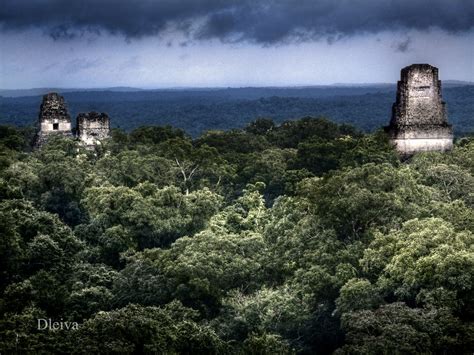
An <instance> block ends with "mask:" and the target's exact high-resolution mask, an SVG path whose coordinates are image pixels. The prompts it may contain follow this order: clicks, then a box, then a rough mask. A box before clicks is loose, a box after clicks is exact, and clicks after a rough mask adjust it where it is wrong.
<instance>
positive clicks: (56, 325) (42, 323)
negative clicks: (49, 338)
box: [38, 318, 79, 330]
mask: <svg viewBox="0 0 474 355" xmlns="http://www.w3.org/2000/svg"><path fill="white" fill-rule="evenodd" d="M78 329H79V324H78V323H77V322H67V321H63V319H62V318H61V320H60V321H53V320H52V319H51V318H47V319H45V318H38V330H78Z"/></svg>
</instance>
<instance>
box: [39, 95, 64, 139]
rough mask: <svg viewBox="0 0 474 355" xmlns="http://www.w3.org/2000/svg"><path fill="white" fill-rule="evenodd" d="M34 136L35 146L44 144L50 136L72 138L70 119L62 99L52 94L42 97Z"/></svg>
mask: <svg viewBox="0 0 474 355" xmlns="http://www.w3.org/2000/svg"><path fill="white" fill-rule="evenodd" d="M38 125H39V130H38V133H37V135H36V143H35V144H36V146H38V147H39V146H41V145H42V144H44V143H45V142H46V141H47V139H48V138H49V137H50V136H51V135H63V136H66V137H72V136H73V135H72V131H71V117H70V116H69V113H68V112H67V107H66V104H65V102H64V98H63V97H62V96H60V95H59V94H57V93H55V92H52V93H49V94H46V95H44V96H43V102H42V103H41V107H40V113H39V119H38Z"/></svg>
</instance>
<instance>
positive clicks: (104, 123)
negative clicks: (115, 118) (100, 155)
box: [76, 112, 110, 147]
mask: <svg viewBox="0 0 474 355" xmlns="http://www.w3.org/2000/svg"><path fill="white" fill-rule="evenodd" d="M76 128H77V131H76V134H77V138H79V139H80V140H81V141H82V142H83V143H84V144H85V145H86V146H87V147H92V146H94V145H96V144H100V142H101V141H102V140H103V139H105V138H108V137H109V132H110V118H109V116H107V114H106V113H97V112H89V113H80V114H79V115H78V116H77V126H76Z"/></svg>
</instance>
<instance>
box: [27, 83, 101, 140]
mask: <svg viewBox="0 0 474 355" xmlns="http://www.w3.org/2000/svg"><path fill="white" fill-rule="evenodd" d="M109 133H110V119H109V116H107V114H105V113H100V114H99V113H97V112H89V113H80V114H79V115H78V116H77V126H76V129H75V130H73V129H72V127H71V116H69V114H68V112H67V107H66V104H65V102H64V98H63V97H62V96H61V95H59V94H57V93H55V92H52V93H49V94H46V95H44V96H43V102H42V104H41V108H40V113H39V127H38V132H37V134H36V142H35V146H36V147H41V146H42V145H43V144H44V143H46V142H47V140H48V138H50V137H51V136H52V135H62V136H65V137H71V138H73V137H76V138H77V139H79V141H80V142H82V144H83V145H84V146H85V147H86V148H93V147H94V146H95V145H97V144H100V143H101V141H102V140H104V139H105V138H108V137H109Z"/></svg>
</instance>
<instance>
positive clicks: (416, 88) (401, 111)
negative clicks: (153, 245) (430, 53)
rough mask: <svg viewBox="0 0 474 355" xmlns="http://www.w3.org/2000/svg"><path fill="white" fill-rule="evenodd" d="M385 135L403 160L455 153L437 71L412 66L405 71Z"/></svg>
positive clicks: (420, 66)
mask: <svg viewBox="0 0 474 355" xmlns="http://www.w3.org/2000/svg"><path fill="white" fill-rule="evenodd" d="M385 131H386V132H387V133H388V134H389V136H390V139H391V141H392V142H393V143H394V144H395V147H396V149H397V151H398V152H399V153H400V154H401V155H404V156H410V155H412V154H414V153H416V152H420V151H446V150H450V149H452V147H453V130H452V126H451V125H450V124H448V121H447V118H446V108H445V103H444V102H443V101H442V99H441V81H440V80H438V68H435V67H433V66H431V65H429V64H413V65H410V66H408V67H406V68H403V69H402V71H401V80H400V81H399V82H398V88H397V99H396V102H395V103H394V104H393V107H392V119H391V121H390V125H389V126H388V127H385Z"/></svg>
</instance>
